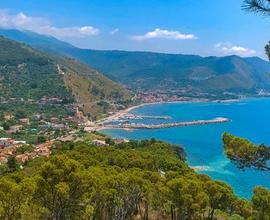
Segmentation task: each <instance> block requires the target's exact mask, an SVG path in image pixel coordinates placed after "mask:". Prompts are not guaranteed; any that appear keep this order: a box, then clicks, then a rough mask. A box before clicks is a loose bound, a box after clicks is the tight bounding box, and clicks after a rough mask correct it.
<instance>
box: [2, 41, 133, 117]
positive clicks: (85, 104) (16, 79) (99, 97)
mask: <svg viewBox="0 0 270 220" xmlns="http://www.w3.org/2000/svg"><path fill="white" fill-rule="evenodd" d="M0 97H1V99H2V100H5V101H6V100H10V99H11V98H13V99H16V100H28V99H31V100H34V101H38V100H41V99H42V98H45V97H46V98H58V99H59V100H64V102H65V103H73V102H75V103H77V104H79V105H80V106H81V108H82V109H83V110H84V112H85V113H88V114H89V115H91V116H96V115H97V114H99V113H105V112H106V111H108V110H109V109H110V108H111V107H112V106H117V104H121V103H124V102H126V101H128V100H129V99H130V98H131V96H130V94H129V92H128V91H127V90H126V89H124V88H123V87H121V86H119V85H118V84H116V83H115V82H113V81H111V80H109V79H107V78H106V77H105V76H103V75H102V74H100V73H99V72H97V71H96V70H93V69H91V68H89V67H88V66H86V65H84V64H82V63H80V62H78V61H76V60H74V59H72V58H66V57H64V56H59V55H54V56H53V55H49V54H47V53H44V52H40V51H38V50H35V49H33V48H31V47H29V46H27V45H25V44H22V43H18V42H16V41H13V40H10V39H7V38H5V37H0ZM110 105H111V106H110Z"/></svg>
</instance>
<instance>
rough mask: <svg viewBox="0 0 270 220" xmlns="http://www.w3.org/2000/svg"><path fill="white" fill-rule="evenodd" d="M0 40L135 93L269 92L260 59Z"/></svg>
mask: <svg viewBox="0 0 270 220" xmlns="http://www.w3.org/2000/svg"><path fill="white" fill-rule="evenodd" d="M0 34H3V35H5V36H8V37H10V38H12V39H16V40H18V41H21V42H25V43H28V44H30V45H32V46H34V47H36V48H39V49H42V50H45V51H50V52H52V51H53V52H58V53H61V54H65V55H68V56H71V57H74V58H77V59H79V60H80V61H83V62H84V63H86V64H88V65H89V66H92V67H93V68H95V69H97V70H98V71H100V72H102V73H103V74H105V75H106V76H107V77H109V78H110V79H112V80H114V81H116V82H119V83H121V84H124V85H126V86H127V87H129V88H132V89H134V90H142V91H157V90H160V91H162V92H170V91H175V93H174V94H180V95H183V96H194V95H196V96H200V97H209V96H211V95H214V96H218V97H221V96H224V95H226V94H227V95H228V94H230V93H232V94H235V95H257V94H258V92H259V91H262V90H263V91H265V92H269V91H270V83H269V77H268V73H269V72H270V66H269V63H268V62H266V61H264V60H262V59H260V58H258V57H251V58H242V57H239V56H227V57H200V56H194V55H181V54H161V53H151V52H126V51H98V50H87V49H79V48H76V47H74V46H72V45H70V44H68V43H65V42H62V41H59V40H57V39H55V38H53V37H47V36H43V35H39V34H36V33H32V32H21V31H16V30H0Z"/></svg>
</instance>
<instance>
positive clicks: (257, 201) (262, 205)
mask: <svg viewBox="0 0 270 220" xmlns="http://www.w3.org/2000/svg"><path fill="white" fill-rule="evenodd" d="M252 203H253V207H254V209H255V210H256V214H255V216H256V219H260V220H269V219H270V192H269V191H268V190H267V189H265V188H263V187H260V186H258V187H256V188H255V189H254V195H253V197H252Z"/></svg>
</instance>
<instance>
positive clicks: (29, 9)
mask: <svg viewBox="0 0 270 220" xmlns="http://www.w3.org/2000/svg"><path fill="white" fill-rule="evenodd" d="M242 5H243V0H193V1H192V0H133V1H132V0H44V1H41V0H40V1H38V0H0V28H6V29H20V30H31V31H34V32H37V33H41V34H46V35H51V36H54V37H56V38H58V39H60V40H64V41H67V42H69V43H72V44H73V45H75V46H77V47H80V48H91V49H102V50H104V49H105V50H112V49H117V50H131V51H153V52H163V53H181V54H198V55H202V56H212V55H215V56H224V55H232V54H235V55H240V56H260V57H262V58H266V57H265V54H264V45H265V44H266V43H267V41H268V40H270V18H267V17H261V16H259V15H255V14H251V13H248V12H246V11H243V10H242Z"/></svg>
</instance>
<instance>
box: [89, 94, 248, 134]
mask: <svg viewBox="0 0 270 220" xmlns="http://www.w3.org/2000/svg"><path fill="white" fill-rule="evenodd" d="M242 100H244V99H243V98H241V99H227V100H207V99H193V100H188V101H161V102H149V103H141V104H138V105H134V106H130V107H128V108H126V109H123V110H120V111H118V112H116V113H115V114H113V115H110V116H108V117H106V118H103V119H101V120H98V121H96V122H95V126H94V127H95V129H96V130H97V131H102V130H106V129H112V127H111V126H106V125H101V124H102V122H104V121H111V120H118V119H119V118H122V117H124V116H125V115H126V114H128V113H129V112H131V111H133V110H135V109H138V108H142V107H144V106H149V105H158V104H174V103H175V104H186V103H231V102H240V101H242ZM113 129H124V130H133V129H134V128H113Z"/></svg>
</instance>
